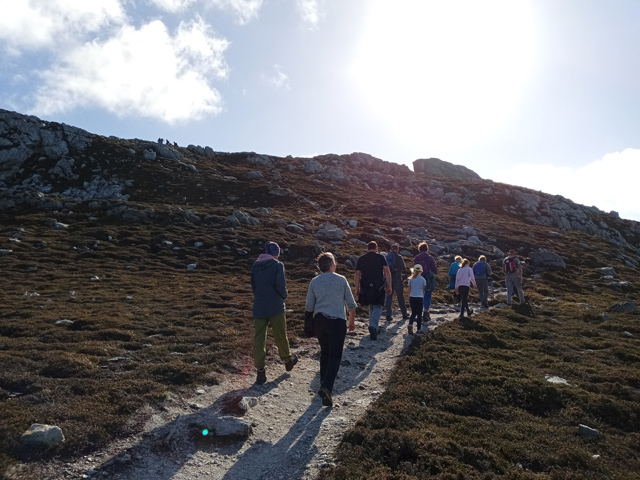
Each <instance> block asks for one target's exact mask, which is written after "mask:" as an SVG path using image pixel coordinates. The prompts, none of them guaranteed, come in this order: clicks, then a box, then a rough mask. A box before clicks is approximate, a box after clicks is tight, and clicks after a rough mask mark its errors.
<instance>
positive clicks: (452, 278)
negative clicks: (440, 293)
mask: <svg viewBox="0 0 640 480" xmlns="http://www.w3.org/2000/svg"><path fill="white" fill-rule="evenodd" d="M461 265H462V257H461V256H460V255H456V256H455V257H454V259H453V263H452V264H451V265H449V285H447V293H451V290H453V291H454V294H453V300H454V301H455V302H456V305H458V304H459V303H460V297H459V296H458V294H457V293H455V289H456V274H457V273H458V270H460V266H461Z"/></svg>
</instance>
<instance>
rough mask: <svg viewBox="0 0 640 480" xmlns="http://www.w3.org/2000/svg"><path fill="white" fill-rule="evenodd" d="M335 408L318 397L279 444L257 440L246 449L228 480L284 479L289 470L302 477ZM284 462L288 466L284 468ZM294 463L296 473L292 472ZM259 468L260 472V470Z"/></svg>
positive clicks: (226, 479)
mask: <svg viewBox="0 0 640 480" xmlns="http://www.w3.org/2000/svg"><path fill="white" fill-rule="evenodd" d="M330 412H331V409H328V408H322V404H321V403H320V399H319V398H318V399H314V401H312V403H311V405H309V407H308V408H307V410H306V411H305V412H304V413H303V414H302V415H301V416H300V417H299V418H298V420H297V421H296V423H295V424H293V425H292V426H291V428H290V429H289V431H288V432H287V433H286V434H285V436H284V437H282V438H281V439H280V440H278V442H277V443H276V444H271V443H268V442H257V443H255V444H253V445H252V446H251V447H250V448H249V449H248V450H247V451H246V452H243V453H242V454H241V455H240V456H239V457H238V459H237V460H236V462H235V463H234V464H233V466H232V467H231V468H230V469H229V470H228V471H227V473H226V474H225V476H224V477H223V479H224V480H245V479H248V478H251V479H256V480H259V479H271V478H282V477H281V476H280V475H281V474H282V472H283V471H284V470H285V469H286V471H287V474H288V475H290V476H289V477H288V478H301V477H302V474H303V472H304V470H305V469H306V468H307V465H308V464H309V462H310V461H311V459H312V458H313V457H314V455H315V454H316V453H317V450H318V448H317V447H316V446H315V445H314V441H315V439H316V437H317V436H318V434H319V433H320V429H321V427H322V422H323V421H324V419H325V418H327V416H328V415H329V413H330ZM283 464H286V465H287V466H286V467H284V466H283ZM291 465H295V466H294V467H293V468H294V469H295V472H292V471H291ZM256 466H258V467H259V472H260V473H259V474H257V473H256Z"/></svg>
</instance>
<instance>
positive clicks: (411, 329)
mask: <svg viewBox="0 0 640 480" xmlns="http://www.w3.org/2000/svg"><path fill="white" fill-rule="evenodd" d="M407 330H409V335H413V326H411V325H409V326H408V327H407Z"/></svg>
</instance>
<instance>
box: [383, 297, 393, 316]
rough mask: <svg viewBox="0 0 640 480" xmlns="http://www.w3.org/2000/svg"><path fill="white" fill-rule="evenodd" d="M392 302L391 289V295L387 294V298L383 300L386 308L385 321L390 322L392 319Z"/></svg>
mask: <svg viewBox="0 0 640 480" xmlns="http://www.w3.org/2000/svg"><path fill="white" fill-rule="evenodd" d="M392 303H393V291H392V292H391V295H387V300H386V302H385V309H386V310H387V322H390V321H391V320H392V318H391V314H392V311H391V304H392Z"/></svg>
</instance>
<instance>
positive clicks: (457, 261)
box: [453, 255, 462, 264]
mask: <svg viewBox="0 0 640 480" xmlns="http://www.w3.org/2000/svg"><path fill="white" fill-rule="evenodd" d="M453 260H454V261H455V262H456V263H458V264H460V263H462V257H461V256H460V255H456V256H455V257H454V258H453Z"/></svg>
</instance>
